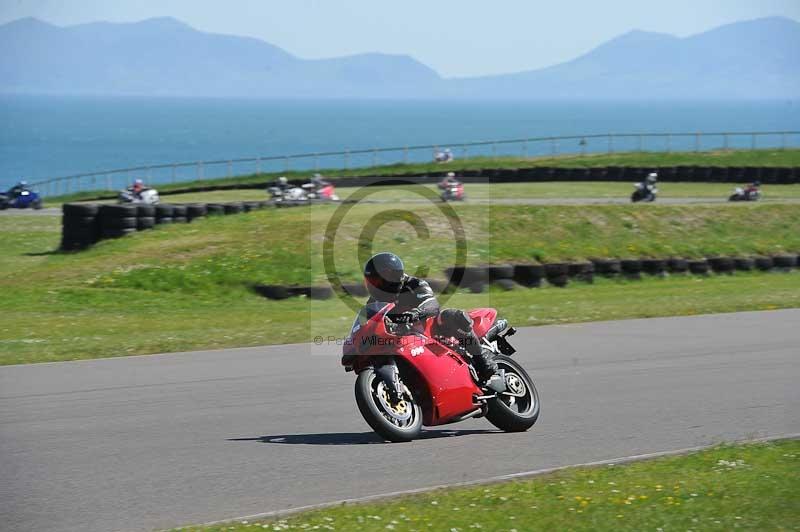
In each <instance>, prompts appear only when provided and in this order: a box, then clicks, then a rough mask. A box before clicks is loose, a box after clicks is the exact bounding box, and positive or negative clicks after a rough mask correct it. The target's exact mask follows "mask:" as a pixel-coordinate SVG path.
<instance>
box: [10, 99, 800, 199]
mask: <svg viewBox="0 0 800 532" xmlns="http://www.w3.org/2000/svg"><path fill="white" fill-rule="evenodd" d="M753 131H800V100H796V101H740V102H735V101H725V102H708V101H703V102H699V101H698V102H642V101H636V102H625V101H615V102H564V101H560V102H487V101H480V102H462V101H459V102H447V101H372V100H371V101H342V100H325V101H275V100H221V99H171V98H160V99H157V98H132V97H126V98H98V97H54V96H0V188H7V187H9V186H11V185H12V184H13V183H15V182H16V181H18V180H20V179H25V180H27V181H29V182H41V181H43V180H46V179H52V178H56V177H60V176H69V175H74V174H82V173H92V172H96V173H98V175H96V176H92V177H91V178H90V179H93V180H94V181H92V183H86V182H84V183H83V184H82V185H81V186H84V187H90V185H92V184H97V183H100V184H108V185H112V186H121V185H122V184H124V182H125V181H126V180H129V179H132V178H134V177H143V178H145V179H149V180H150V181H151V182H155V183H158V182H168V181H185V180H191V179H196V178H198V177H203V178H210V177H221V176H225V175H228V174H244V173H251V172H254V171H256V170H261V171H284V170H287V169H289V170H297V169H312V168H320V169H322V168H342V167H345V166H347V167H355V166H365V165H370V164H390V163H397V162H402V161H427V160H430V159H431V157H432V155H433V151H434V150H433V149H432V148H429V147H424V148H418V149H415V148H414V147H415V146H427V145H435V146H438V147H439V148H440V149H444V148H450V149H451V150H452V152H453V153H454V155H455V156H456V157H457V158H459V157H470V156H476V155H485V156H489V155H495V154H496V155H527V156H534V155H546V154H551V153H577V152H580V151H585V152H587V153H590V152H598V151H608V150H614V151H627V150H632V149H644V150H651V151H657V150H662V151H666V150H679V149H695V148H699V149H712V148H715V147H723V146H724V145H725V143H726V142H727V146H728V147H730V148H736V147H741V148H748V147H752V144H753V138H752V137H750V136H747V135H742V136H733V137H729V138H728V139H725V138H724V137H723V136H722V135H718V136H703V137H694V136H691V137H677V136H675V137H669V136H662V137H637V136H632V137H621V136H617V137H614V138H612V139H611V140H609V139H608V138H594V137H589V138H587V139H583V141H581V140H576V139H572V140H567V141H544V142H529V143H523V142H517V143H502V142H500V143H494V144H493V143H491V142H487V143H486V144H484V145H479V146H469V145H466V146H465V145H464V144H466V143H470V142H478V141H503V140H513V139H524V138H540V137H558V136H570V135H575V136H583V135H587V136H588V135H600V134H606V133H613V134H616V135H622V134H639V133H672V134H675V133H684V132H691V133H694V132H705V133H721V132H753ZM756 144H757V147H769V146H781V145H789V146H794V147H800V134H794V135H783V136H781V135H774V136H771V137H758V138H757V139H756ZM376 148H397V149H395V150H389V151H379V150H375V151H373V150H374V149H376ZM406 148H407V149H406ZM344 150H349V151H350V152H351V153H348V154H347V155H327V156H326V155H316V156H313V155H309V156H307V157H301V158H297V157H286V156H291V155H297V154H314V153H317V154H319V153H324V152H338V151H344ZM359 150H362V151H364V153H358V152H359ZM256 157H259V158H261V159H260V160H258V161H246V162H231V163H228V161H234V160H236V159H247V158H256ZM199 161H218V162H217V163H215V164H197V163H198V162H199ZM171 163H187V164H185V165H183V166H180V165H179V166H176V167H172V166H171ZM158 165H166V166H165V167H163V168H150V169H142V170H133V171H128V172H117V173H115V174H105V173H106V172H109V171H111V170H115V169H125V168H129V167H148V166H150V167H154V166H158ZM108 175H110V176H112V177H113V179H114V181H113V183H112V182H111V181H106V179H107V176H108Z"/></svg>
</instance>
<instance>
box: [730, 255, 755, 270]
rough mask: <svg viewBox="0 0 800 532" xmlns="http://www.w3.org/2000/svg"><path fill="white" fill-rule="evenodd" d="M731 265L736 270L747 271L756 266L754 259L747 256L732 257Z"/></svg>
mask: <svg viewBox="0 0 800 532" xmlns="http://www.w3.org/2000/svg"><path fill="white" fill-rule="evenodd" d="M733 266H734V268H736V270H737V271H741V272H749V271H750V270H752V269H753V268H755V267H756V261H755V260H753V259H751V258H749V257H737V258H735V259H733Z"/></svg>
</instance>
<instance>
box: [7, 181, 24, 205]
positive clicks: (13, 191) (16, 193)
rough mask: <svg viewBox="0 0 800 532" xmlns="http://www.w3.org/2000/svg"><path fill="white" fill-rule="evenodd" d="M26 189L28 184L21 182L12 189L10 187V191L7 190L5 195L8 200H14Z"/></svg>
mask: <svg viewBox="0 0 800 532" xmlns="http://www.w3.org/2000/svg"><path fill="white" fill-rule="evenodd" d="M27 189H28V182H27V181H24V180H23V181H20V182H19V183H17V184H16V185H14V186H13V187H11V188H10V189H8V192H7V193H6V195H7V196H8V199H9V200H15V199H17V198H18V197H19V195H20V194H22V191H24V190H27Z"/></svg>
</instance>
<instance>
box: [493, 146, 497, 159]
mask: <svg viewBox="0 0 800 532" xmlns="http://www.w3.org/2000/svg"><path fill="white" fill-rule="evenodd" d="M492 157H493V158H495V159H496V158H497V143H496V142H492Z"/></svg>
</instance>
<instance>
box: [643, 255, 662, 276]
mask: <svg viewBox="0 0 800 532" xmlns="http://www.w3.org/2000/svg"><path fill="white" fill-rule="evenodd" d="M642 272H643V273H646V274H647V275H657V276H663V275H665V274H666V273H667V261H665V260H664V259H642Z"/></svg>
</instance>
